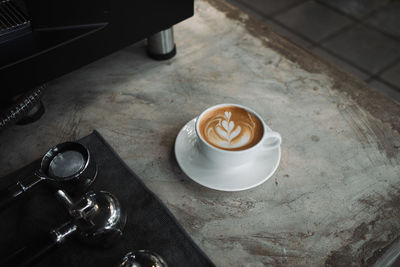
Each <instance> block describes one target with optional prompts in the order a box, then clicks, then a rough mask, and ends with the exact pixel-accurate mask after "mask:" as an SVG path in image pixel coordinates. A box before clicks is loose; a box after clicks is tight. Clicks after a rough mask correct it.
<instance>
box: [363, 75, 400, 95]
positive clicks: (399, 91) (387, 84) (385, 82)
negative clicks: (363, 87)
mask: <svg viewBox="0 0 400 267" xmlns="http://www.w3.org/2000/svg"><path fill="white" fill-rule="evenodd" d="M373 81H378V82H381V83H383V84H385V85H386V86H387V87H390V89H392V90H393V91H395V92H397V93H400V88H399V87H397V86H396V85H394V84H392V83H390V82H388V81H387V80H385V79H382V78H380V77H376V78H368V79H367V80H365V82H366V83H368V84H370V83H371V82H373Z"/></svg>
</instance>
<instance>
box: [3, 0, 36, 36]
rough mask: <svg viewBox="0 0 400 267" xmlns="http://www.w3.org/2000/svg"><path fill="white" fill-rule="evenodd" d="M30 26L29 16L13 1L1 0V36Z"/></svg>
mask: <svg viewBox="0 0 400 267" xmlns="http://www.w3.org/2000/svg"><path fill="white" fill-rule="evenodd" d="M28 27H30V20H29V17H28V16H27V15H26V14H24V12H22V11H21V10H20V9H19V8H18V7H17V6H16V5H15V4H14V3H13V2H12V1H10V0H3V1H2V0H0V37H3V36H4V35H7V34H9V33H15V32H17V31H20V30H22V29H26V28H28Z"/></svg>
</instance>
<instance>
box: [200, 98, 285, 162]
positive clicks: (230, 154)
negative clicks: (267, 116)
mask: <svg viewBox="0 0 400 267" xmlns="http://www.w3.org/2000/svg"><path fill="white" fill-rule="evenodd" d="M224 106H226V107H231V106H234V107H239V108H242V109H244V110H246V111H248V112H249V113H251V114H253V115H254V116H255V117H256V118H257V119H258V120H259V121H260V123H261V125H262V127H263V134H262V137H261V139H260V140H259V141H258V143H256V144H255V145H253V146H251V147H249V148H247V149H243V150H225V149H221V148H218V147H216V146H213V145H211V144H210V143H208V142H207V141H206V140H205V139H204V138H203V136H202V135H201V134H200V129H199V125H200V122H201V120H202V118H203V116H204V115H205V114H207V113H208V112H210V111H212V110H213V109H219V108H221V107H224ZM195 129H196V135H197V137H198V140H199V142H198V149H199V151H200V152H201V153H202V154H203V155H204V156H205V157H206V158H207V159H208V160H209V161H210V164H212V165H216V166H224V167H226V166H232V167H235V166H240V165H243V164H247V163H249V162H251V161H253V160H254V159H255V158H257V157H258V156H260V153H265V152H266V151H268V150H271V149H274V148H277V147H279V146H280V144H281V142H282V138H281V135H280V134H279V133H278V132H274V131H272V130H271V129H270V128H269V127H268V126H267V125H266V124H265V122H264V120H263V119H262V118H261V116H260V115H258V114H257V113H256V112H255V111H254V110H252V109H250V108H248V107H245V106H242V105H238V104H219V105H215V106H212V107H209V108H207V109H206V110H204V111H203V112H202V113H201V114H200V115H199V116H198V117H197V119H196V127H195Z"/></svg>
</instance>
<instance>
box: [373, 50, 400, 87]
mask: <svg viewBox="0 0 400 267" xmlns="http://www.w3.org/2000/svg"><path fill="white" fill-rule="evenodd" d="M399 62H400V57H399V58H398V59H396V60H395V61H393V62H391V63H389V64H388V65H386V66H385V67H383V68H382V69H381V70H380V71H378V72H377V73H376V74H373V75H371V77H369V78H368V79H375V80H382V81H386V83H387V84H390V86H391V87H394V88H396V90H399V91H400V88H399V87H398V86H396V85H394V84H392V83H391V82H389V81H387V80H385V79H384V78H383V77H382V76H381V75H382V74H383V73H384V72H385V71H387V70H389V69H391V68H392V67H394V66H396V65H397V64H398V63H399Z"/></svg>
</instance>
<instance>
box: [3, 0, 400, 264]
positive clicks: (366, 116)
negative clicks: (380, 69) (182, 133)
mask: <svg viewBox="0 0 400 267" xmlns="http://www.w3.org/2000/svg"><path fill="white" fill-rule="evenodd" d="M195 6H196V7H195V8H196V9H195V16H194V17H193V18H190V19H189V20H187V21H184V22H183V23H180V24H179V25H177V26H176V27H175V37H176V43H177V45H178V55H177V56H176V57H175V58H174V59H172V60H169V61H166V62H156V61H152V60H150V59H148V58H147V57H146V55H145V53H144V45H143V44H142V43H140V44H136V45H134V46H131V47H128V48H126V49H123V50H121V51H119V52H116V53H114V54H113V55H111V56H108V57H106V58H103V59H101V60H99V61H97V62H95V63H92V64H90V65H88V66H86V67H84V68H81V69H79V70H77V71H75V72H73V73H71V74H68V75H65V76H64V77H62V78H59V79H57V80H55V81H53V82H51V83H50V84H49V86H48V89H47V92H46V93H45V95H44V98H43V102H44V104H45V106H46V109H47V111H46V113H45V114H44V116H43V117H42V119H41V120H39V121H37V122H35V123H33V124H30V125H26V126H12V127H10V128H8V129H6V130H3V131H2V132H0V166H1V168H0V175H5V174H7V173H9V172H11V171H13V170H15V169H17V168H20V167H22V166H23V165H25V164H27V163H29V162H31V161H32V160H34V159H36V158H38V157H41V155H42V154H43V153H45V152H46V151H47V150H48V148H50V147H52V146H53V145H55V144H57V143H59V142H63V141H67V140H74V139H77V138H80V137H83V136H85V135H87V134H89V133H90V132H91V131H92V130H93V129H97V130H98V131H99V132H100V133H101V134H102V135H103V136H104V137H105V139H106V140H107V141H108V142H109V143H110V144H111V145H112V146H113V147H114V148H115V150H116V151H117V152H118V153H119V155H120V156H121V157H122V159H123V160H124V161H125V162H126V163H127V165H128V166H130V167H131V168H132V169H133V170H134V171H135V172H136V173H137V174H138V175H139V176H140V177H141V178H142V179H143V181H144V183H145V184H146V185H147V186H148V187H149V188H150V189H151V190H153V191H154V192H155V193H156V194H157V195H158V196H159V197H160V198H161V199H162V201H163V202H164V203H165V204H166V205H167V206H168V207H169V209H170V210H171V211H172V213H173V214H174V215H175V216H176V217H177V219H178V220H179V222H180V223H181V224H182V225H183V227H184V228H185V229H186V230H187V231H188V233H189V234H190V235H191V236H192V237H193V239H194V240H195V242H196V243H197V244H198V245H199V246H200V247H201V248H202V249H203V250H204V251H205V252H206V253H207V254H208V255H209V257H210V258H211V259H212V260H213V261H214V262H215V263H216V264H217V265H218V266H265V265H282V266H321V265H328V266H359V265H367V264H371V263H372V262H373V260H374V259H375V258H376V257H377V256H379V253H381V251H382V249H383V248H384V247H385V246H387V245H388V244H390V243H391V242H392V241H393V240H394V239H395V238H396V237H397V236H398V235H399V234H400V220H399V217H400V167H399V166H400V164H399V163H400V153H399V148H400V135H399V125H400V122H399V121H398V120H399V114H400V107H399V105H398V104H396V103H394V102H392V101H391V100H389V99H386V98H384V97H383V96H380V95H379V93H377V92H375V91H373V89H370V88H368V87H367V86H366V85H365V84H364V83H362V82H361V81H358V80H356V78H355V77H352V76H350V75H347V74H346V73H343V72H341V71H340V70H337V69H335V68H334V67H333V66H330V65H328V64H327V63H324V62H322V61H320V60H319V59H318V58H316V57H314V56H312V55H311V54H309V53H308V52H306V51H305V50H302V49H301V48H298V47H296V46H295V45H294V44H291V43H290V42H287V41H285V40H283V39H281V38H280V37H279V36H278V35H276V34H275V33H273V32H271V31H270V30H269V29H268V28H267V27H264V26H263V27H262V28H259V27H260V26H257V23H255V21H253V20H252V19H251V18H249V17H248V16H247V15H245V14H243V13H240V12H239V11H237V10H235V9H234V8H232V7H231V6H229V5H227V4H225V3H223V2H222V3H221V2H214V1H196V5H195ZM99 45H101V44H99ZM60 64H61V63H60ZM225 102H232V103H239V104H243V105H246V106H249V107H251V108H253V109H254V110H256V111H257V112H258V113H260V114H261V115H262V117H263V118H264V119H265V121H266V122H267V124H268V125H270V127H271V128H272V129H274V130H276V131H278V132H280V133H281V135H282V137H283V143H282V160H281V163H280V166H279V168H278V170H277V172H276V173H275V174H274V175H273V177H272V178H270V179H269V180H268V181H267V182H265V183H264V184H262V185H260V186H258V187H256V188H254V189H251V190H247V191H242V192H235V193H231V192H230V193H228V192H219V191H215V190H211V189H207V188H204V187H202V186H200V185H197V184H196V183H194V182H192V181H191V180H190V179H189V178H188V177H186V176H185V174H183V173H182V171H181V170H180V169H179V167H178V165H177V163H176V160H175V157H174V154H173V145H174V140H175V137H176V135H177V134H178V132H179V130H180V128H181V127H182V126H183V125H185V123H186V122H187V121H189V120H190V119H192V118H193V117H195V116H196V115H198V114H199V113H200V112H201V111H202V110H204V109H205V108H206V107H208V106H210V105H213V104H217V103H225ZM243 179H246V177H243Z"/></svg>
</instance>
